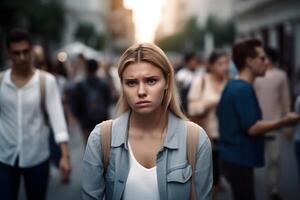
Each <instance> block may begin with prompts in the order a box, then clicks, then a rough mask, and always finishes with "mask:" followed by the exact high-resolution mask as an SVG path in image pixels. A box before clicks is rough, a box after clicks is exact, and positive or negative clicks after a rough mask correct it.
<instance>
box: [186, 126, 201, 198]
mask: <svg viewBox="0 0 300 200" xmlns="http://www.w3.org/2000/svg"><path fill="white" fill-rule="evenodd" d="M199 130H200V129H199V126H198V125H197V124H195V123H194V122H191V121H187V139H186V141H187V144H186V145H187V158H188V163H189V164H190V165H191V167H192V171H193V174H192V183H191V191H190V200H196V199H197V195H196V190H195V176H194V172H195V167H196V159H197V158H196V154H197V150H198V141H199Z"/></svg>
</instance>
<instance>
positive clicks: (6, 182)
mask: <svg viewBox="0 0 300 200" xmlns="http://www.w3.org/2000/svg"><path fill="white" fill-rule="evenodd" d="M16 163H17V162H16ZM22 176H23V178H24V183H25V190H26V195H27V199H28V200H43V199H46V194H47V186H48V178H49V160H47V161H45V162H43V163H41V164H39V165H37V166H34V167H29V168H20V167H18V166H17V164H16V165H15V166H10V165H7V164H4V163H1V162H0V198H1V199H5V200H17V199H18V191H19V185H20V179H21V177H22Z"/></svg>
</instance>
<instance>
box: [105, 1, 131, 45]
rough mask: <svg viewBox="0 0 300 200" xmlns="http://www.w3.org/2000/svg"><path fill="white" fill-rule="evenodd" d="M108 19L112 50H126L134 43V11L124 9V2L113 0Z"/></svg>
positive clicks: (110, 2)
mask: <svg viewBox="0 0 300 200" xmlns="http://www.w3.org/2000/svg"><path fill="white" fill-rule="evenodd" d="M107 2H109V12H108V15H107V16H108V18H107V28H108V32H109V36H110V41H111V42H112V48H116V49H120V48H126V47H128V46H129V45H130V44H132V43H133V42H134V24H133V17H132V10H130V9H127V8H125V7H124V2H123V0H111V1H107Z"/></svg>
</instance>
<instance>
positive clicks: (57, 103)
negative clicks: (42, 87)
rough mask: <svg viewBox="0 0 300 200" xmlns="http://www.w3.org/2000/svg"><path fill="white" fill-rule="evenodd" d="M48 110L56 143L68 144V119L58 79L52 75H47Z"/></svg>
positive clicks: (46, 101)
mask: <svg viewBox="0 0 300 200" xmlns="http://www.w3.org/2000/svg"><path fill="white" fill-rule="evenodd" d="M46 75H47V76H46V98H45V103H46V109H47V113H48V116H49V122H50V124H51V127H52V130H53V132H54V138H55V141H56V143H61V142H68V141H69V135H68V131H67V125H66V119H65V115H64V111H63V107H62V102H61V96H60V94H59V90H58V86H57V83H56V79H55V77H54V76H52V75H51V74H46Z"/></svg>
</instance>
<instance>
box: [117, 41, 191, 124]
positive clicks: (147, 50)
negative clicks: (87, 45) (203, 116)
mask: <svg viewBox="0 0 300 200" xmlns="http://www.w3.org/2000/svg"><path fill="white" fill-rule="evenodd" d="M139 62H147V63H150V64H152V65H154V66H156V67H158V68H160V69H161V70H162V72H163V75H164V78H165V79H166V81H167V83H168V88H167V89H166V93H165V96H164V99H163V103H162V106H163V108H164V111H167V110H170V111H171V112H172V113H173V114H175V115H176V116H177V117H179V118H181V119H184V120H187V118H186V116H185V115H184V114H183V112H182V111H181V109H180V106H179V105H180V101H179V96H178V92H177V88H176V85H175V77H174V69H173V67H172V65H171V64H170V61H169V59H168V58H167V56H166V54H165V53H164V52H163V50H161V49H160V48H159V47H158V46H156V45H154V44H150V43H138V44H134V45H132V46H131V47H129V48H128V49H127V50H126V51H125V52H124V53H123V55H122V56H121V57H120V59H119V63H118V74H119V77H120V80H121V84H123V83H122V82H123V81H122V73H123V71H124V69H125V68H126V67H127V66H128V65H129V64H132V63H139ZM129 109H130V108H129V105H128V102H127V100H126V97H125V96H124V93H123V90H121V94H120V97H119V100H118V104H117V113H118V114H122V113H124V112H126V111H128V110H129Z"/></svg>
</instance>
